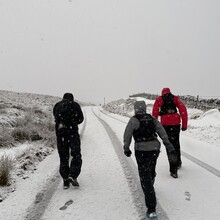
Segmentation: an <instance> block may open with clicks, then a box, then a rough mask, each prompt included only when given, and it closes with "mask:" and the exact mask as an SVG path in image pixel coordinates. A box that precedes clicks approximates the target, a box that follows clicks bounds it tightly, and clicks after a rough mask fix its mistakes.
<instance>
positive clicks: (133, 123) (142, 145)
mask: <svg viewBox="0 0 220 220" xmlns="http://www.w3.org/2000/svg"><path fill="white" fill-rule="evenodd" d="M153 123H154V125H155V128H156V133H157V134H158V135H159V137H160V138H161V139H162V141H163V144H164V145H165V147H166V149H167V150H168V151H170V152H171V151H173V150H174V147H173V145H172V144H171V143H170V141H169V139H168V136H167V133H166V131H165V129H164V128H163V126H162V125H161V123H160V122H159V121H158V120H157V119H155V118H153ZM139 126H140V122H139V121H138V119H137V118H135V117H134V116H133V117H131V118H130V120H129V122H128V124H127V126H126V128H125V132H124V151H128V150H130V144H131V141H132V135H133V132H134V131H135V130H137V129H138V128H139ZM160 147H161V144H160V142H159V140H158V139H155V140H151V141H146V142H137V143H135V144H134V149H135V150H138V151H152V150H160Z"/></svg>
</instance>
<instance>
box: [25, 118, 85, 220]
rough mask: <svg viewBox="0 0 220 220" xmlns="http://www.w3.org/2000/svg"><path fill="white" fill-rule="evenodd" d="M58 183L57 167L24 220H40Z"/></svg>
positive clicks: (82, 132)
mask: <svg viewBox="0 0 220 220" xmlns="http://www.w3.org/2000/svg"><path fill="white" fill-rule="evenodd" d="M84 117H85V118H84V123H83V126H82V129H81V131H80V136H81V138H82V136H83V134H84V131H85V127H86V121H87V120H86V115H85V114H84ZM60 181H61V178H60V174H59V167H58V168H57V172H56V173H55V175H53V176H52V177H51V178H50V179H49V180H48V181H47V183H46V184H45V186H44V187H43V189H42V190H41V191H40V192H38V193H37V195H36V198H35V201H34V202H33V203H32V204H31V205H30V206H29V208H28V209H27V212H26V213H27V214H26V216H25V220H40V219H41V217H42V216H43V214H44V212H45V210H46V208H47V206H48V204H49V202H50V200H51V198H52V196H53V194H54V192H55V191H56V189H57V187H58V185H59V183H60Z"/></svg>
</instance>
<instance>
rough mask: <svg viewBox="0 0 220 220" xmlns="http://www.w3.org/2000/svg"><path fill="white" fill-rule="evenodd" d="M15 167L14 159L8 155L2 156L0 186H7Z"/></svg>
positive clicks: (0, 159)
mask: <svg viewBox="0 0 220 220" xmlns="http://www.w3.org/2000/svg"><path fill="white" fill-rule="evenodd" d="M12 167H13V160H12V159H11V158H9V157H8V156H5V155H4V156H2V157H1V158H0V186H7V185H8V184H9V180H10V173H11V170H12Z"/></svg>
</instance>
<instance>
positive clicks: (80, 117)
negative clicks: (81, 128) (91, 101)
mask: <svg viewBox="0 0 220 220" xmlns="http://www.w3.org/2000/svg"><path fill="white" fill-rule="evenodd" d="M75 107H76V111H77V115H76V117H75V121H76V123H77V124H81V123H82V122H83V120H84V116H83V112H82V109H81V107H80V105H79V104H78V103H77V102H75Z"/></svg>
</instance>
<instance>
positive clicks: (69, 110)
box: [53, 99, 76, 125]
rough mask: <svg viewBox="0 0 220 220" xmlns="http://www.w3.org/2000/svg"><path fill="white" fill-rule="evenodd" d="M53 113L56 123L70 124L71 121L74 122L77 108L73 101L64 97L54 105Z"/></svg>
mask: <svg viewBox="0 0 220 220" xmlns="http://www.w3.org/2000/svg"><path fill="white" fill-rule="evenodd" d="M53 114H54V117H55V121H56V123H62V124H64V125H69V124H71V123H74V116H75V115H76V110H75V107H74V104H73V102H72V101H70V100H67V99H63V100H62V101H60V102H58V103H57V104H56V105H55V106H54V109H53Z"/></svg>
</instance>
